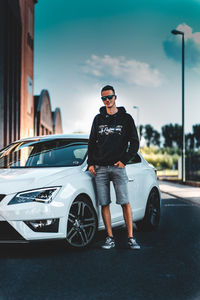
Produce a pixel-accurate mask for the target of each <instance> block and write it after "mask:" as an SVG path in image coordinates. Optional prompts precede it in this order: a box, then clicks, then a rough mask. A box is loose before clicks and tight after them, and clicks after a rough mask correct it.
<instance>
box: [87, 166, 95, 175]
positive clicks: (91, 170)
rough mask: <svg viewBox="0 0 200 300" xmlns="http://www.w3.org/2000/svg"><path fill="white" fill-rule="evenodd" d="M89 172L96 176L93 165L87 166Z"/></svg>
mask: <svg viewBox="0 0 200 300" xmlns="http://www.w3.org/2000/svg"><path fill="white" fill-rule="evenodd" d="M88 170H89V171H90V173H91V174H93V175H94V176H96V172H95V166H89V169H88Z"/></svg>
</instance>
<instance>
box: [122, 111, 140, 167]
mask: <svg viewBox="0 0 200 300" xmlns="http://www.w3.org/2000/svg"><path fill="white" fill-rule="evenodd" d="M128 116H129V117H128V118H129V119H128V141H129V143H130V144H129V149H128V152H126V153H125V154H124V155H123V157H122V158H121V162H122V163H123V164H124V165H126V164H127V162H128V161H129V159H131V158H132V157H133V156H134V155H136V154H137V152H138V150H139V137H138V133H137V129H136V126H135V122H134V120H133V118H132V117H131V115H128Z"/></svg>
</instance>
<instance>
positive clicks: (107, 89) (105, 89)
mask: <svg viewBox="0 0 200 300" xmlns="http://www.w3.org/2000/svg"><path fill="white" fill-rule="evenodd" d="M109 90H112V91H113V93H114V94H115V90H114V87H113V86H111V85H106V86H104V87H103V88H102V89H101V93H102V92H103V91H109Z"/></svg>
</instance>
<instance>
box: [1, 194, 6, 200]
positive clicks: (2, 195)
mask: <svg viewBox="0 0 200 300" xmlns="http://www.w3.org/2000/svg"><path fill="white" fill-rule="evenodd" d="M5 196H6V195H4V194H0V202H1V200H3V198H4V197H5Z"/></svg>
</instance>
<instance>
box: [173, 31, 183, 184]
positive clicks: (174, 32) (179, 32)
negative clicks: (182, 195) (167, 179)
mask: <svg viewBox="0 0 200 300" xmlns="http://www.w3.org/2000/svg"><path fill="white" fill-rule="evenodd" d="M171 33H172V34H175V35H177V34H180V35H182V181H183V182H185V103H184V32H183V31H180V30H176V29H174V30H172V31H171Z"/></svg>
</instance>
